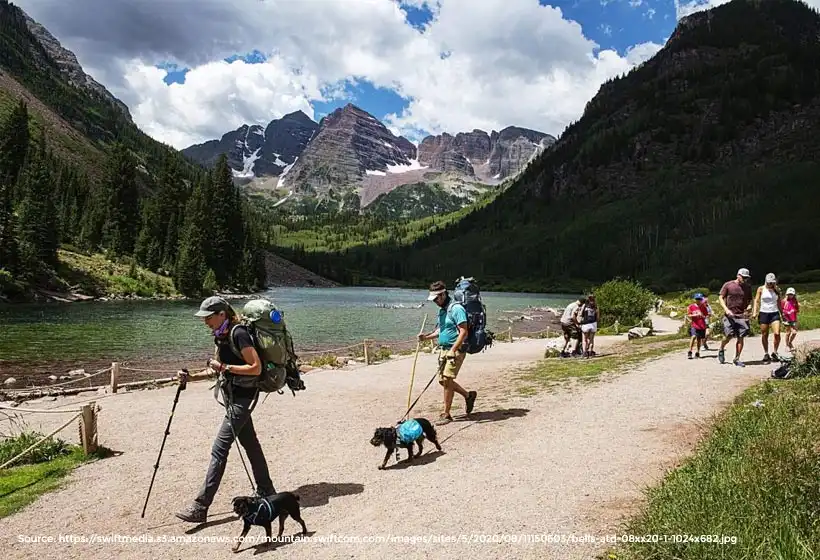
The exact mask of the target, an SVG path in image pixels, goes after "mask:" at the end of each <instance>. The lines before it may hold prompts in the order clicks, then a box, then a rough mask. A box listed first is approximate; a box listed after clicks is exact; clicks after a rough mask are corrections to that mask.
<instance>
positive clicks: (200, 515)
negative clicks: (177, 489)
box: [174, 502, 208, 523]
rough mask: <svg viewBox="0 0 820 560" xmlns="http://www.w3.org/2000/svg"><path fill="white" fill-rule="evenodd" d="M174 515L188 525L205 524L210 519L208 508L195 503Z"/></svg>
mask: <svg viewBox="0 0 820 560" xmlns="http://www.w3.org/2000/svg"><path fill="white" fill-rule="evenodd" d="M174 515H176V516H177V517H178V518H179V519H182V520H183V521H187V522H188V523H205V520H206V519H208V508H206V507H205V506H203V505H202V504H200V503H198V502H193V503H191V504H190V505H188V507H186V508H185V509H183V510H182V511H178V512H176V513H175V514H174Z"/></svg>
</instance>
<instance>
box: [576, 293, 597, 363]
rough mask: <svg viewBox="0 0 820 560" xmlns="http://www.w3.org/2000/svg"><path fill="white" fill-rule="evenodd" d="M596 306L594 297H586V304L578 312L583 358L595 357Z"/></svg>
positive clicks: (591, 295)
mask: <svg viewBox="0 0 820 560" xmlns="http://www.w3.org/2000/svg"><path fill="white" fill-rule="evenodd" d="M598 315H599V313H598V304H597V303H595V296H594V295H593V294H590V295H588V296H587V302H586V303H585V304H584V305H583V306H582V307H581V308H580V309H579V310H578V322H579V323H581V333H583V335H584V358H591V357H593V356H595V333H596V332H598V319H599V316H598Z"/></svg>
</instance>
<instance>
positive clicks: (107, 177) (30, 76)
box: [0, 0, 265, 297]
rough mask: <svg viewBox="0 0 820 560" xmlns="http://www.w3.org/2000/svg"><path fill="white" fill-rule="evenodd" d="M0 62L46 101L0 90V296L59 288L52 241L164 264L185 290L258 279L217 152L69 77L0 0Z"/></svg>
mask: <svg viewBox="0 0 820 560" xmlns="http://www.w3.org/2000/svg"><path fill="white" fill-rule="evenodd" d="M0 67H2V69H3V72H8V73H9V74H10V76H11V77H12V78H13V79H14V80H16V82H15V83H19V84H20V85H21V86H23V87H24V88H25V90H26V92H27V93H28V94H31V95H33V96H34V97H35V98H36V100H37V101H39V102H42V103H43V104H45V106H46V107H47V110H46V109H43V110H42V111H41V112H40V113H39V114H36V113H33V112H32V110H31V109H30V107H29V106H28V105H27V104H26V103H25V102H23V101H20V100H17V99H15V98H14V92H12V95H9V92H5V95H4V96H0V295H3V294H6V295H7V296H10V297H17V296H21V295H23V294H24V293H25V292H26V291H27V290H28V289H29V288H31V287H38V286H39V287H50V288H52V289H59V288H60V287H61V286H60V263H59V262H58V259H57V248H58V247H59V246H60V245H69V246H71V247H73V248H78V249H79V250H82V251H87V252H98V251H103V252H105V254H106V255H107V256H108V257H109V258H111V259H116V260H125V261H132V262H134V263H136V264H140V265H143V266H144V267H145V268H148V269H150V270H153V271H162V272H163V273H165V274H168V275H170V276H172V277H173V278H174V281H175V284H176V286H177V288H178V289H179V290H180V291H181V292H182V293H184V294H186V295H192V296H194V295H200V294H202V293H203V292H208V291H212V290H213V289H217V288H226V287H233V288H236V289H240V290H241V289H250V288H251V287H253V286H260V285H262V284H263V283H264V278H265V273H264V259H263V254H262V251H261V242H260V241H259V238H258V234H257V232H255V231H254V230H253V228H252V226H251V225H250V223H249V221H248V220H247V218H246V216H247V215H248V214H249V210H248V208H247V203H246V202H245V201H244V200H243V199H242V197H241V196H240V191H239V189H238V188H237V187H236V186H235V185H234V184H233V181H232V176H231V171H230V169H229V168H228V165H227V161H226V159H225V158H224V157H223V158H222V159H221V160H220V161H219V162H218V163H217V165H216V166H215V168H214V169H213V170H212V171H206V170H205V169H203V168H201V167H199V166H196V165H194V164H191V162H189V161H187V160H186V159H185V158H184V157H182V155H181V154H180V153H179V152H177V151H176V150H174V149H173V148H171V147H169V146H166V145H164V144H162V143H159V142H156V141H155V140H153V139H151V138H150V137H149V136H147V135H146V134H144V133H143V132H141V131H140V130H139V129H138V128H137V127H136V126H135V125H134V124H133V123H132V122H131V121H130V119H129V118H128V116H127V115H126V114H125V113H124V112H123V111H121V110H120V109H119V108H117V107H116V105H115V104H113V103H111V102H110V101H109V100H106V99H104V98H102V97H101V96H99V95H95V94H94V92H89V91H87V90H85V89H80V88H78V87H75V86H73V85H71V84H69V83H67V82H66V81H65V79H64V77H63V76H62V75H61V74H60V71H59V68H58V66H57V65H56V63H55V62H54V61H53V60H52V59H51V58H50V57H49V55H48V54H47V53H46V52H45V50H44V49H43V48H42V46H41V45H40V44H39V43H38V41H37V39H36V38H35V37H34V36H33V35H32V34H31V33H30V32H29V30H28V28H27V26H26V23H25V19H24V16H23V14H22V12H21V11H20V10H19V9H18V8H17V7H15V6H13V5H11V4H9V3H8V2H6V1H5V0H0ZM9 83H10V82H9ZM18 93H19V92H18ZM49 111H53V113H54V114H56V115H57V116H55V115H54V114H51V113H48V112H49ZM46 113H48V114H46ZM55 119H62V120H61V121H60V122H59V123H58V124H59V126H51V125H52V124H54V122H55ZM44 123H49V126H45V125H44ZM69 124H70V128H69V127H68V125H69ZM77 132H79V133H81V135H77V134H76V133H77ZM75 136H76V137H79V138H82V139H84V140H83V141H84V142H86V143H87V144H86V145H85V147H84V148H83V149H77V144H78V143H77V140H76V137H75ZM69 146H70V147H72V148H74V149H69Z"/></svg>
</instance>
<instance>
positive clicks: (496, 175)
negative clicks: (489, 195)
mask: <svg viewBox="0 0 820 560" xmlns="http://www.w3.org/2000/svg"><path fill="white" fill-rule="evenodd" d="M500 177H501V173H496V174H495V175H493V179H498V178H500Z"/></svg>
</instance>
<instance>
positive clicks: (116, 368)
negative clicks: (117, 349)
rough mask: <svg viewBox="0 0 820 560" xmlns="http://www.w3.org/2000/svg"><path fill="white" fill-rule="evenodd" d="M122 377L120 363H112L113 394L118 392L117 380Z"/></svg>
mask: <svg viewBox="0 0 820 560" xmlns="http://www.w3.org/2000/svg"><path fill="white" fill-rule="evenodd" d="M119 377H120V363H119V362H112V363H111V392H112V393H116V392H117V380H118V379H119Z"/></svg>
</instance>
